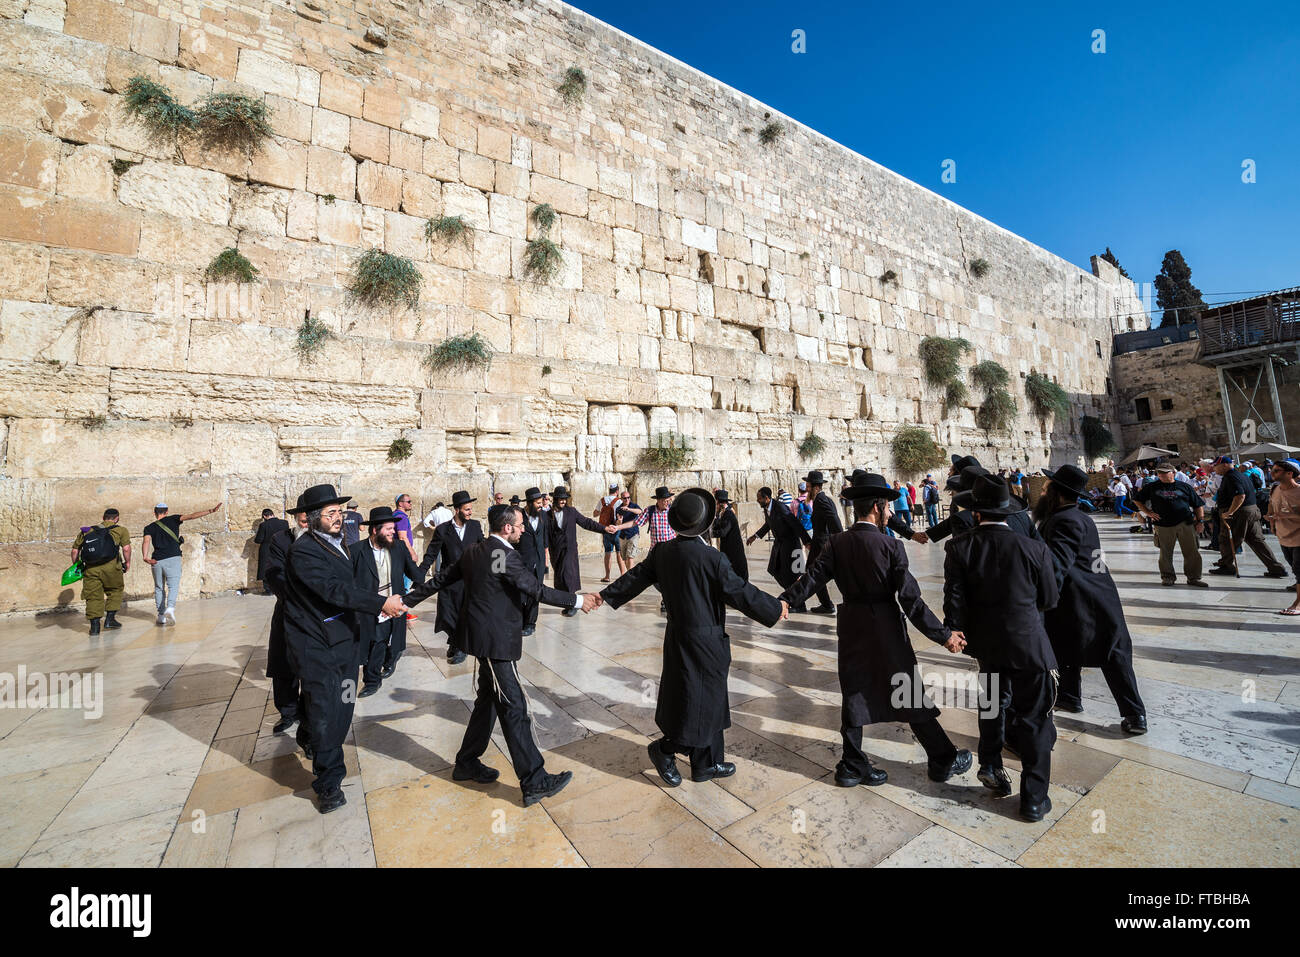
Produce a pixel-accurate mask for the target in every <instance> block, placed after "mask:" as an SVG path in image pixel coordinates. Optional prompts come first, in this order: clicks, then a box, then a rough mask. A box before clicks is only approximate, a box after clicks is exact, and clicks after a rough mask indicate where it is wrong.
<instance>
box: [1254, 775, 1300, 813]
mask: <svg viewBox="0 0 1300 957" xmlns="http://www.w3.org/2000/svg"><path fill="white" fill-rule="evenodd" d="M1243 793H1245V794H1249V795H1250V796H1251V797H1257V798H1263V799H1264V800H1265V801H1272V802H1273V803H1274V804H1285V805H1286V806H1287V807H1294V808H1300V788H1296V787H1291V786H1290V785H1287V784H1278V783H1277V782H1276V781H1269V780H1267V779H1265V778H1255V777H1252V778H1251V779H1250V783H1249V784H1247V785H1246V790H1245V791H1244V792H1243Z"/></svg>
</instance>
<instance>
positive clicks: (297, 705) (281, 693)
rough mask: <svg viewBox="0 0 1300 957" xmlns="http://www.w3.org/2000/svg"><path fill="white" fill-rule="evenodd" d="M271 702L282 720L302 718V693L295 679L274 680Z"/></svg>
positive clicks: (272, 682)
mask: <svg viewBox="0 0 1300 957" xmlns="http://www.w3.org/2000/svg"><path fill="white" fill-rule="evenodd" d="M271 700H272V701H274V702H275V710H276V711H279V712H280V717H282V718H300V717H302V691H301V689H300V688H299V682H298V679H297V678H296V677H294V678H272V679H271Z"/></svg>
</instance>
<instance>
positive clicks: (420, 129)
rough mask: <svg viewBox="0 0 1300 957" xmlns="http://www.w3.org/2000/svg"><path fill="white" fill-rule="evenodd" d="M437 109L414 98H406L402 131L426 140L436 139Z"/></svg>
mask: <svg viewBox="0 0 1300 957" xmlns="http://www.w3.org/2000/svg"><path fill="white" fill-rule="evenodd" d="M438 118H439V113H438V108H437V107H436V106H434V105H433V104H432V103H429V102H427V101H425V100H421V99H418V98H416V97H413V96H411V97H407V99H406V104H405V108H404V110H403V116H402V123H401V126H402V129H403V130H405V131H406V132H407V133H414V134H415V135H417V136H423V137H426V138H428V139H431V140H433V139H437V137H438Z"/></svg>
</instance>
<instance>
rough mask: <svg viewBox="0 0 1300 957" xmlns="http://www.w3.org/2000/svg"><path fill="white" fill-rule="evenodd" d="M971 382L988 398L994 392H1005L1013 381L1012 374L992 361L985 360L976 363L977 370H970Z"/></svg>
mask: <svg viewBox="0 0 1300 957" xmlns="http://www.w3.org/2000/svg"><path fill="white" fill-rule="evenodd" d="M970 380H971V382H973V383H974V384H975V385H976V386H978V387H979V390H980V391H981V392H983V393H984V395H985V396H986V397H987V396H988V395H989V393H991V392H993V391H994V390H997V389H1003V390H1005V389H1006V387H1007V383H1008V382H1010V381H1011V374H1010V373H1008V372H1007V370H1006V369H1004V368H1003V367H1002V366H1001V365H999V364H998V363H996V362H994V361H993V360H992V359H985V360H984V361H983V362H978V363H976V364H975V368H973V369H971V370H970Z"/></svg>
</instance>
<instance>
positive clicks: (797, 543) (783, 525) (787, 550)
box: [754, 499, 812, 587]
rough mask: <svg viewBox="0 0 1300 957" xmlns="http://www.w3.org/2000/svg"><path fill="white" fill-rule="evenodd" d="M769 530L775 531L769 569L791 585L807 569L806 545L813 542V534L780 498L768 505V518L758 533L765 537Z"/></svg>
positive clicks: (758, 536) (779, 579)
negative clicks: (805, 562) (805, 564)
mask: <svg viewBox="0 0 1300 957" xmlns="http://www.w3.org/2000/svg"><path fill="white" fill-rule="evenodd" d="M768 532H771V533H772V551H771V554H769V555H768V556H767V573H768V574H769V575H771V576H772V577H773V578H775V579H776V580H777V581H778V582H779V583H780V584H781V585H782V586H785V587H789V586H790V585H793V584H794V581H795V579H796V578H798V577H799V575H800V574H801V573H802V571H803V567H804V561H803V546H804V545H807V544H809V543H810V542H812V538H811V537H810V536H809V534H808V530H807V529H805V528H804V527H803V522H801V521H799V519H798V518H796V517H795V514H794V513H793V512H792V511H790V510H789V509H788V508H786V507H785V506H784V505H782V504H781V503H780V502H778V501H777V500H776V499H773V500H772V502H771V504H770V505H768V507H767V521H766V522H764V523H763V527H762V528H760V529H759V530H758V531H757V532H755V533H754V537H755V538H762V537H763V535H765V534H766V533H768ZM796 559H797V561H796ZM796 569H798V570H797V571H796Z"/></svg>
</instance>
